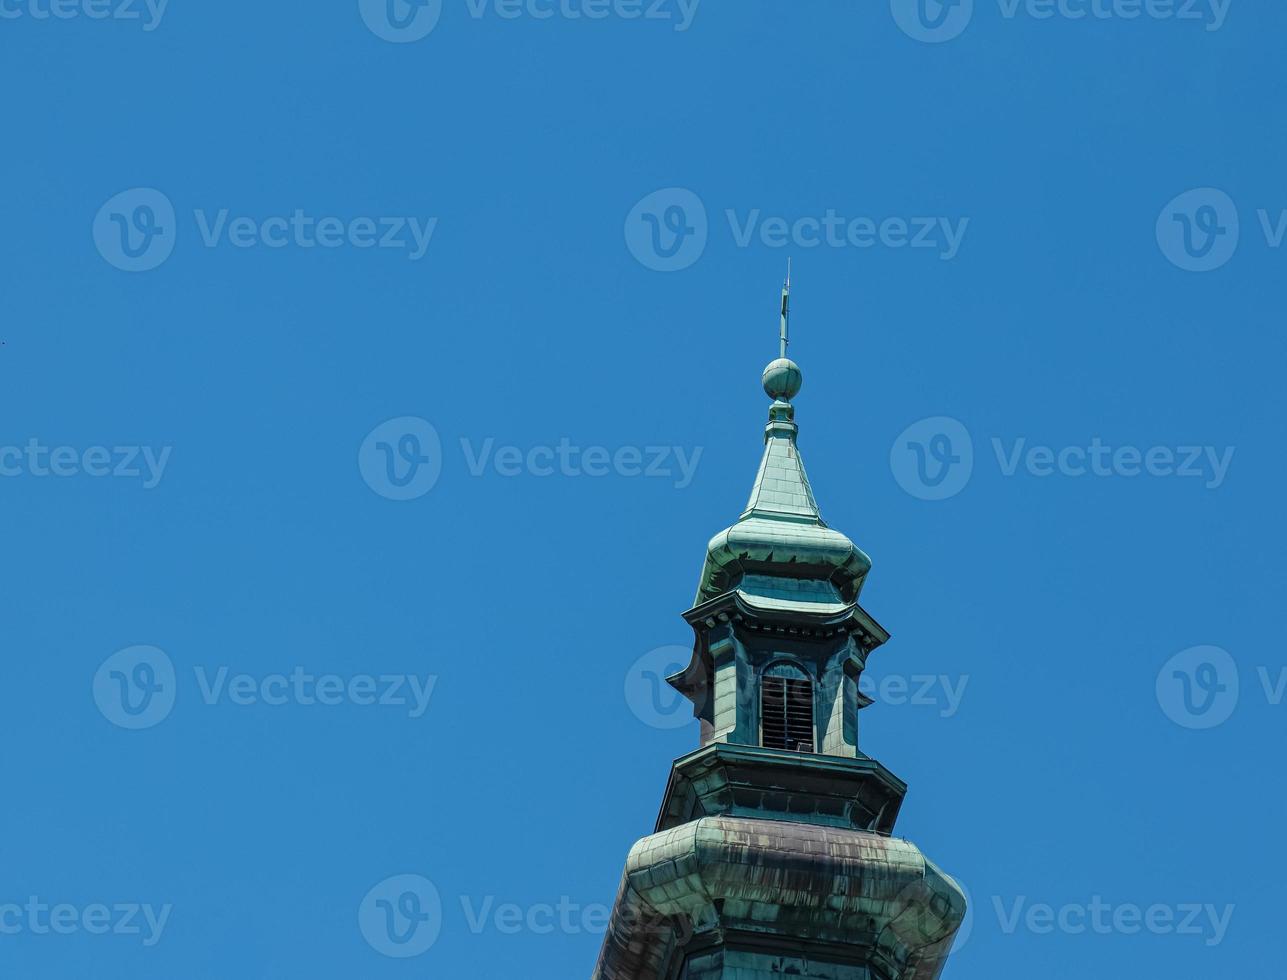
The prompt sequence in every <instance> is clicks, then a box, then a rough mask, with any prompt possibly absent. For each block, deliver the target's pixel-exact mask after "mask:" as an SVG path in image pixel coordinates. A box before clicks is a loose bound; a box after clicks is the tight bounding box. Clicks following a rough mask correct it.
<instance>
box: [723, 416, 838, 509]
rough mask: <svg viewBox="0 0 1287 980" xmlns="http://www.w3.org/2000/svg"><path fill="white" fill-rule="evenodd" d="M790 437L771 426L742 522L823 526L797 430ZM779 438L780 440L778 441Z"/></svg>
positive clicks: (792, 427)
mask: <svg viewBox="0 0 1287 980" xmlns="http://www.w3.org/2000/svg"><path fill="white" fill-rule="evenodd" d="M790 429H791V431H790V432H789V433H786V432H783V433H781V434H778V433H775V432H774V431H773V426H772V425H770V427H769V431H768V432H767V433H766V435H765V440H764V456H763V458H762V459H761V460H760V471H759V473H757V474H756V476H755V485H754V486H752V487H751V499H750V500H748V501H747V502H746V510H745V511H743V512H742V518H741V519H742V520H745V519H746V518H748V517H776V518H780V519H784V520H797V521H801V522H804V523H807V524H822V515H821V514H819V513H818V504H817V501H815V500H814V499H813V487H811V486H810V485H809V477H808V476H807V475H806V474H805V472H804V460H803V459H802V458H801V457H800V450H799V449H798V448H797V447H796V444H795V426H794V425H791V426H790ZM775 436H776V437H775Z"/></svg>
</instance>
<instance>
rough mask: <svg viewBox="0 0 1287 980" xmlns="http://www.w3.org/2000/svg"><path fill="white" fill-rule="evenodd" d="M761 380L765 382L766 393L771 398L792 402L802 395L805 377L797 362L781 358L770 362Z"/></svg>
mask: <svg viewBox="0 0 1287 980" xmlns="http://www.w3.org/2000/svg"><path fill="white" fill-rule="evenodd" d="M761 380H762V381H763V382H764V392H765V394H767V395H768V396H769V397H770V398H780V399H782V400H783V401H790V400H791V399H792V398H794V397H795V396H796V395H798V394H799V393H800V386H801V385H802V384H803V383H804V376H803V375H802V374H801V373H800V365H798V364H796V362H795V361H793V360H791V359H790V358H787V357H779V358H778V359H777V360H776V361H770V362H769V366H768V367H766V368H765V369H764V377H763V379H761Z"/></svg>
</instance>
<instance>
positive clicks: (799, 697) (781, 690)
mask: <svg viewBox="0 0 1287 980" xmlns="http://www.w3.org/2000/svg"><path fill="white" fill-rule="evenodd" d="M760 724H761V728H762V731H763V738H762V741H763V744H764V746H765V748H770V749H786V750H787V751H789V752H812V751H813V682H812V681H810V680H808V679H807V678H806V677H804V676H803V674H802V673H800V672H799V671H796V670H795V669H794V668H790V667H786V666H778V667H774V668H773V669H772V671H771V672H770V673H768V674H765V676H764V677H762V678H761V687H760Z"/></svg>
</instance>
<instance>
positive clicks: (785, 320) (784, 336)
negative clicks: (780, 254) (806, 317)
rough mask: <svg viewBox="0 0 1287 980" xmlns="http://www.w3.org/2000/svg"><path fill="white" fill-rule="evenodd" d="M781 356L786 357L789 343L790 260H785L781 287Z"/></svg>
mask: <svg viewBox="0 0 1287 980" xmlns="http://www.w3.org/2000/svg"><path fill="white" fill-rule="evenodd" d="M781 341H782V345H781V354H780V355H779V356H781V357H786V356H787V344H789V343H790V342H791V260H790V259H787V277H786V282H785V283H784V284H783V286H782V333H781Z"/></svg>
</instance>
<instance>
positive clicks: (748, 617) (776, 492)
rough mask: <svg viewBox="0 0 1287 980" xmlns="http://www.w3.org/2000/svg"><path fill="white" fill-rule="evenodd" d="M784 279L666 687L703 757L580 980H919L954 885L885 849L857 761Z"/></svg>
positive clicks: (860, 664) (690, 767) (850, 615)
mask: <svg viewBox="0 0 1287 980" xmlns="http://www.w3.org/2000/svg"><path fill="white" fill-rule="evenodd" d="M790 290H791V281H790V271H789V267H788V273H787V282H786V284H785V285H784V287H783V290H782V319H781V327H780V333H779V344H780V346H779V351H778V353H779V356H778V358H777V359H776V360H774V361H772V362H771V363H770V364H769V365H768V367H766V368H765V369H764V375H763V378H762V382H763V385H764V390H765V393H766V394H768V396H769V398H770V399H771V400H772V403H771V404H770V406H769V421H768V425H767V426H766V427H765V431H764V455H763V457H762V459H761V461H760V469H759V472H758V474H757V475H756V478H755V483H754V485H753V486H752V488H751V496H750V499H749V501H748V502H747V505H746V509H745V510H744V511H743V512H742V515H741V517H740V518H738V520H737V522H736V523H734V524H733V525H732V526H731V527H728V528H726V529H725V530H723V531H721V532H720V533H719V534H717V535H715V537H714V538H712V539H711V542H710V544H709V545H708V546H707V549H706V560H705V562H704V563H703V566H702V574H701V579H700V581H699V583H698V587H697V596H696V598H695V600H694V604H693V608H691V609H689V610H688V611H687V612H686V613H684V618H685V619H686V620H687V621H688V623H689V625H690V626H691V627H692V629H693V636H694V643H693V656H692V660H691V661H690V663H689V665H688V666H687V667H686V668H685V669H684V670H682V671H680V672H679V673H677V674H675V675H674V676H672V677H669V678H667V680H668V681H669V683H670V684H671V685H672V686H673V687H674V688H675V689H676V690H678V691H679V692H680V693H681V694H683V695H684V696H685V697H686V698H688V700H689V701H691V702H692V705H693V714H694V715H695V716H696V717H697V718H698V719H699V721H700V723H701V724H700V729H701V736H700V738H701V746H700V747H699V748H698V749H696V750H695V751H693V752H690V753H689V754H688V755H685V756H683V757H682V758H680V759H678V760H676V762H675V764H674V767H673V768H672V770H671V776H670V783H669V785H668V786H667V788H666V795H665V798H664V799H663V801H662V806H661V813H660V815H659V817H658V819H657V824H656V831H655V833H653V834H652V836H650V837H646V838H644V839H643V840H641V841H640V842H639V843H638V844H636V845H635V847H634V849H633V850H632V851H631V853H630V857H629V858H628V860H627V862H626V872H625V876H624V878H623V879H622V884H621V889H620V891H619V892H618V895H617V901H616V905H615V907H614V910H613V915H612V920H611V922H610V924H609V928H608V934H607V936H606V937H605V940H604V944H603V951H602V953H601V954H600V957H599V963H598V966H597V967H596V969H595V973H594V980H674V978H676V977H681V978H683V980H738V978H743V977H749V976H757V977H758V976H771V975H772V976H776V975H780V974H789V975H792V976H797V977H800V978H801V980H935V978H937V977H938V975H939V973H940V971H941V970H942V968H943V965H944V962H945V960H946V957H947V953H948V951H949V950H950V948H951V943H952V939H953V936H954V934H955V932H956V929H957V927H958V926H959V924H960V923H961V921H962V919H963V917H964V915H965V900H964V896H963V894H962V893H961V890H960V889H959V888H958V887H957V885H956V883H955V882H953V881H952V880H951V879H950V878H948V877H947V876H946V875H944V874H943V873H942V872H941V871H939V869H938V868H937V867H935V866H934V864H933V863H932V862H930V861H929V860H928V859H927V858H925V857H924V855H922V854H921V852H920V851H919V850H918V849H917V848H916V847H915V845H913V844H911V843H910V842H908V841H902V840H898V839H896V838H893V837H892V836H891V834H892V832H893V829H894V822H895V820H896V819H897V817H898V811H899V808H900V807H901V806H902V802H903V797H904V795H905V794H906V792H907V786H906V784H905V783H903V781H902V780H900V779H899V778H898V777H897V776H895V775H894V774H893V773H891V772H890V771H889V770H888V769H886V768H885V767H884V766H882V765H881V764H880V763H879V762H877V761H876V760H875V759H872V758H871V757H869V756H867V755H864V754H863V753H862V752H861V751H860V750H859V748H858V712H859V711H860V710H861V709H863V708H866V707H867V706H869V705H870V704H871V703H872V701H871V699H870V698H868V697H867V696H866V695H864V694H863V693H862V691H861V690H860V689H859V685H858V681H859V678H860V677H861V676H862V673H863V671H864V670H865V669H866V666H867V659H868V657H869V656H870V655H871V653H872V651H874V650H875V649H876V648H877V647H879V646H880V645H881V644H883V643H884V642H885V641H886V640H888V639H889V634H888V633H887V632H886V631H885V630H884V628H883V627H881V626H880V624H879V623H877V622H876V621H875V620H874V619H872V617H871V616H870V615H869V614H868V613H867V612H866V610H864V609H863V608H862V606H860V605H859V604H858V595H859V593H860V592H861V591H862V585H863V582H864V580H865V579H866V576H867V573H868V572H869V571H870V570H871V561H870V559H868V557H867V556H866V555H865V554H863V552H862V551H861V550H860V549H859V548H858V547H857V546H856V545H854V543H853V542H852V541H850V540H849V538H847V537H845V535H843V534H841V533H840V532H839V531H836V530H833V529H832V528H829V527H828V526H827V525H826V523H825V522H824V521H823V520H822V516H821V514H820V513H819V511H818V505H817V502H816V501H815V499H814V496H813V488H812V487H811V486H810V484H809V478H808V477H807V476H806V475H805V469H804V462H803V460H802V459H801V458H800V451H799V447H798V445H797V439H798V435H799V429H798V428H797V426H796V423H795V408H794V406H793V405H792V399H794V398H795V397H796V396H797V395H798V394H799V393H800V388H801V385H802V382H803V377H802V375H801V372H800V368H799V366H798V365H797V364H796V363H795V362H794V361H792V360H790V359H788V358H787V356H786V354H787V345H788V343H789V339H790V338H789V333H788V327H789V314H790V310H789V303H790Z"/></svg>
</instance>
